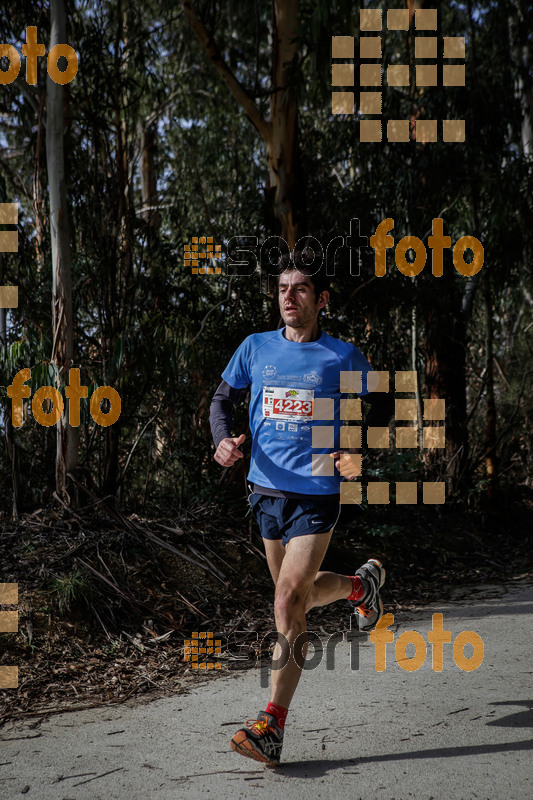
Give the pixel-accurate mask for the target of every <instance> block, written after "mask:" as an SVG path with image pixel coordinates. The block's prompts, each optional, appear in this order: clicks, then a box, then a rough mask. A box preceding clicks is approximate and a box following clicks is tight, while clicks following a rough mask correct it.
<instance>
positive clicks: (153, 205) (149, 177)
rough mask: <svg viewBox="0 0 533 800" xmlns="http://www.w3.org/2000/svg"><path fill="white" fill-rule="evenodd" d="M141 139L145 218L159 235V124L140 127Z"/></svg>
mask: <svg viewBox="0 0 533 800" xmlns="http://www.w3.org/2000/svg"><path fill="white" fill-rule="evenodd" d="M140 128H141V130H140V137H141V153H142V156H141V196H142V212H143V217H144V219H145V220H146V222H147V224H148V225H149V227H150V230H151V231H153V232H154V233H157V231H158V230H159V228H160V227H161V214H160V212H159V209H158V207H157V206H158V201H157V181H156V172H155V152H156V148H157V122H155V123H152V124H150V123H148V124H145V125H144V126H143V125H142V123H141V125H140Z"/></svg>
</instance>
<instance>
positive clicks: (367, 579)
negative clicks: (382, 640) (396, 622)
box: [348, 558, 385, 633]
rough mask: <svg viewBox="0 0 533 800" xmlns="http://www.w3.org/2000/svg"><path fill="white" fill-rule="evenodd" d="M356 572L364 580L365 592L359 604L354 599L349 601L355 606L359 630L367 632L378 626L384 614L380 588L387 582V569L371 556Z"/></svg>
mask: <svg viewBox="0 0 533 800" xmlns="http://www.w3.org/2000/svg"><path fill="white" fill-rule="evenodd" d="M355 574H356V575H358V576H359V577H360V578H361V580H362V581H363V586H364V587H365V594H364V596H363V599H362V600H359V601H358V604H357V603H354V602H353V601H352V600H349V601H348V602H349V603H350V604H351V605H353V606H355V614H357V622H358V624H359V630H360V631H364V632H365V633H367V632H368V631H371V630H373V629H374V628H375V627H376V625H377V623H378V622H379V620H380V619H381V617H382V616H383V601H382V599H381V595H380V593H379V590H380V589H381V587H382V586H383V584H384V583H385V569H384V567H383V565H382V564H381V561H378V560H377V558H370V559H369V560H368V561H367V562H366V564H363V566H362V567H360V568H359V569H358V570H357V572H356V573H355Z"/></svg>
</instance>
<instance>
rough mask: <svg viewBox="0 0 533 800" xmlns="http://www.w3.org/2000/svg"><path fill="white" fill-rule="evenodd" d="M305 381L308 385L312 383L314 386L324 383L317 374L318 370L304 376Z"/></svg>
mask: <svg viewBox="0 0 533 800" xmlns="http://www.w3.org/2000/svg"><path fill="white" fill-rule="evenodd" d="M304 381H305V382H306V383H312V384H313V386H318V384H319V383H322V378H321V377H320V375H319V374H318V373H317V372H316V370H313V371H312V372H308V373H307V374H306V375H304Z"/></svg>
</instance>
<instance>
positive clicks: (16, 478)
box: [0, 254, 22, 519]
mask: <svg viewBox="0 0 533 800" xmlns="http://www.w3.org/2000/svg"><path fill="white" fill-rule="evenodd" d="M1 264H2V255H1V254H0V266H1ZM1 283H3V274H2V269H1V268H0V284H1ZM0 347H1V348H2V349H3V350H7V309H6V308H0ZM4 431H5V433H4V440H5V446H6V452H7V457H8V459H9V463H10V464H11V482H12V492H13V493H12V499H13V519H17V518H18V517H19V515H20V513H21V511H22V481H21V477H20V469H19V460H18V452H17V445H16V442H15V437H14V435H13V424H12V422H11V408H10V406H9V405H8V406H6V409H5V411H4Z"/></svg>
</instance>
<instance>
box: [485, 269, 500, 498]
mask: <svg viewBox="0 0 533 800" xmlns="http://www.w3.org/2000/svg"><path fill="white" fill-rule="evenodd" d="M483 298H484V300H485V359H486V362H485V369H486V375H487V405H486V408H487V440H486V453H487V454H486V457H485V477H486V479H487V505H488V507H489V508H491V507H492V506H493V505H494V497H495V491H496V485H497V482H498V460H497V456H496V401H495V398H494V348H493V336H492V326H493V320H492V293H491V291H490V284H489V280H488V278H487V275H486V274H485V276H484V278H483Z"/></svg>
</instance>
